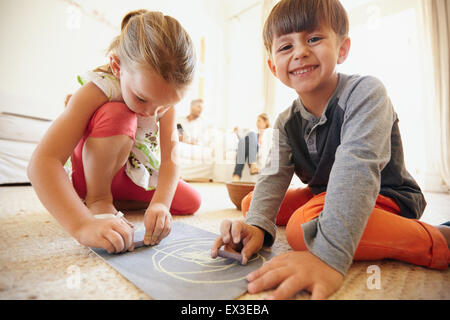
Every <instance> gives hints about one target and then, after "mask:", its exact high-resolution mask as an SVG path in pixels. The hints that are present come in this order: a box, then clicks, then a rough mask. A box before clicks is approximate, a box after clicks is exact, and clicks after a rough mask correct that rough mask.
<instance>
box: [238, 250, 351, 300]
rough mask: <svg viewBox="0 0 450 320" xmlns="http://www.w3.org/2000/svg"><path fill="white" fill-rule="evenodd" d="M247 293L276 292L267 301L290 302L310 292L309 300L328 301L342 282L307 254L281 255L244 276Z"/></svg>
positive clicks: (339, 275) (341, 278)
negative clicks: (272, 290)
mask: <svg viewBox="0 0 450 320" xmlns="http://www.w3.org/2000/svg"><path fill="white" fill-rule="evenodd" d="M247 280H248V281H249V284H248V292H249V293H257V292H261V291H264V290H268V289H272V288H274V287H277V286H278V288H277V289H276V290H275V291H274V292H273V294H272V296H271V297H270V298H269V299H289V298H291V297H292V296H294V295H295V294H296V293H297V292H299V291H302V290H306V291H309V292H311V299H313V300H318V299H327V298H328V297H329V296H330V295H331V294H333V293H334V292H336V291H337V290H338V289H339V288H340V287H341V285H342V283H343V282H344V276H343V275H342V274H341V273H340V272H338V271H336V270H335V269H333V268H332V267H330V266H329V265H327V264H326V263H325V262H323V261H322V260H320V259H319V258H317V257H316V256H315V255H313V254H312V253H310V252H309V251H294V252H288V253H285V254H282V255H280V256H276V257H274V258H272V260H270V261H269V262H266V263H265V264H264V265H263V266H262V267H261V268H259V269H258V270H256V271H253V272H251V273H250V274H249V275H248V276H247Z"/></svg>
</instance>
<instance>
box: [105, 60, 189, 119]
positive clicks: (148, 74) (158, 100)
mask: <svg viewBox="0 0 450 320" xmlns="http://www.w3.org/2000/svg"><path fill="white" fill-rule="evenodd" d="M112 69H113V72H114V68H113V67H112ZM119 72H120V74H119V79H120V86H121V88H122V97H123V100H124V101H125V104H126V105H127V106H128V108H130V110H131V111H133V112H135V113H136V114H138V115H140V116H143V117H148V116H152V115H155V111H156V109H157V108H158V107H161V109H160V110H159V111H158V113H160V112H164V111H165V110H167V109H169V108H170V107H172V106H174V105H175V104H177V103H178V102H179V101H180V100H181V98H182V95H181V93H180V91H179V90H177V89H176V88H175V86H174V85H172V84H170V83H167V82H166V81H165V80H164V79H163V78H162V77H161V76H160V75H159V74H157V73H156V72H153V71H152V70H150V69H145V68H134V67H129V66H128V65H122V66H120V67H119ZM116 77H117V75H116Z"/></svg>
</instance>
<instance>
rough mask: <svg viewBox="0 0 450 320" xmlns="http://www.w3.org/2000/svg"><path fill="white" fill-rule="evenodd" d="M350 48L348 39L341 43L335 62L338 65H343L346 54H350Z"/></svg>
mask: <svg viewBox="0 0 450 320" xmlns="http://www.w3.org/2000/svg"><path fill="white" fill-rule="evenodd" d="M350 46H351V41H350V38H349V37H346V38H345V39H344V40H343V41H342V43H341V46H340V48H339V56H338V60H337V63H338V64H341V63H344V61H345V60H346V59H347V57H348V53H349V52H350Z"/></svg>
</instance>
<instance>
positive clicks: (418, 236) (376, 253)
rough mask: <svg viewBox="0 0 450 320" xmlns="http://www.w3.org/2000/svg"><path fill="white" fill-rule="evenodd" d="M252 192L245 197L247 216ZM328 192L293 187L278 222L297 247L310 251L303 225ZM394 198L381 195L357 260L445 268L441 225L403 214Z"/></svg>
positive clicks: (449, 258) (449, 257)
mask: <svg viewBox="0 0 450 320" xmlns="http://www.w3.org/2000/svg"><path fill="white" fill-rule="evenodd" d="M252 194H253V193H250V194H248V195H247V196H246V197H245V198H244V199H242V205H241V207H242V212H243V213H244V215H245V214H246V213H247V212H248V210H249V208H250V202H251V198H252ZM325 194H326V193H325V192H323V193H321V194H318V195H314V194H313V193H312V192H311V191H310V189H309V188H300V189H289V190H288V191H287V192H286V195H285V197H284V200H283V202H282V204H281V207H280V210H279V212H278V216H277V220H276V224H277V225H279V226H285V225H286V238H287V241H288V242H289V245H290V246H291V247H292V249H294V250H298V251H300V250H307V248H306V245H305V242H304V240H303V232H302V228H301V224H303V223H305V222H308V221H310V220H312V219H316V218H317V217H318V216H319V214H320V213H321V212H322V210H323V206H324V204H325ZM399 214H400V208H399V207H398V206H397V204H396V203H395V202H394V200H392V199H390V198H388V197H385V196H382V195H379V196H378V198H377V201H376V205H375V207H374V209H373V211H372V213H371V215H370V217H369V220H368V222H367V225H366V229H365V230H364V233H363V235H362V237H361V240H360V242H359V245H358V247H357V249H356V252H355V255H354V260H381V259H395V260H400V261H404V262H408V263H412V264H416V265H420V266H425V267H428V268H433V269H441V270H445V269H447V267H448V264H449V263H450V250H449V249H448V246H447V242H446V240H445V239H444V236H443V235H442V234H441V233H440V232H439V231H438V229H437V228H435V227H433V226H431V225H429V224H427V223H424V222H422V221H418V220H416V219H408V218H405V217H402V216H400V215H399Z"/></svg>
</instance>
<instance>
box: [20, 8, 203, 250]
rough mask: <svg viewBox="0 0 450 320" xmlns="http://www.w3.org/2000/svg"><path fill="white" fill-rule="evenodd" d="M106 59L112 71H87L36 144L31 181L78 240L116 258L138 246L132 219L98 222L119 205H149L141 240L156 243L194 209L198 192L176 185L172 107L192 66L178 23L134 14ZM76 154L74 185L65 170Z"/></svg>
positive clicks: (158, 16) (154, 14) (153, 14)
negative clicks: (175, 221) (115, 254)
mask: <svg viewBox="0 0 450 320" xmlns="http://www.w3.org/2000/svg"><path fill="white" fill-rule="evenodd" d="M108 53H109V54H110V56H109V58H110V63H109V65H106V66H103V67H100V68H97V69H96V70H94V71H93V72H90V73H89V74H88V77H87V80H88V82H87V83H86V84H84V85H83V86H82V87H81V88H80V89H79V90H78V91H77V92H75V93H74V94H73V96H72V97H71V98H70V100H69V101H68V105H67V108H66V109H65V111H64V112H63V113H62V114H61V115H60V116H59V117H58V119H56V121H55V122H54V124H53V125H52V126H51V128H50V129H49V131H48V132H47V133H46V135H45V136H44V138H43V139H42V141H41V143H40V144H39V145H38V147H37V148H36V151H35V152H34V154H33V157H32V159H31V161H30V164H29V167H28V175H29V178H30V181H31V182H32V184H33V186H34V188H35V190H36V193H37V195H38V197H39V199H40V200H41V201H42V203H43V204H44V206H45V207H46V208H47V209H48V211H49V212H50V213H51V214H52V215H53V216H54V217H55V218H56V219H57V220H58V222H59V223H60V224H61V225H62V226H63V227H64V228H65V229H66V230H67V231H68V232H69V233H70V234H71V235H72V236H73V237H75V239H77V240H78V241H79V242H80V243H81V244H83V245H86V246H89V247H96V248H104V249H106V250H107V251H108V252H110V253H112V252H122V251H126V250H133V249H134V245H133V236H134V233H133V227H132V225H131V224H129V223H128V222H127V221H126V220H125V218H121V217H120V215H117V216H113V217H111V218H106V219H96V215H100V214H105V213H109V214H117V210H116V208H115V207H114V205H113V200H134V201H140V202H145V203H146V205H148V208H147V209H146V212H145V218H144V224H145V229H146V232H145V239H144V243H145V244H147V245H148V244H151V245H153V244H156V243H159V241H160V240H161V239H163V238H164V237H166V236H167V235H168V233H169V232H170V228H171V222H172V217H171V213H172V214H192V213H194V212H195V211H196V210H197V209H198V208H199V206H200V196H199V194H198V193H197V192H196V191H195V190H194V189H193V188H192V187H190V186H189V185H188V184H187V183H185V182H183V181H182V180H179V170H178V167H177V161H176V160H177V159H176V146H177V141H178V138H177V134H176V127H175V110H174V107H173V106H174V105H175V104H176V103H178V102H179V101H180V99H181V98H182V96H183V94H184V91H185V89H186V88H187V87H188V85H189V84H190V83H191V81H192V79H193V75H194V67H195V54H194V47H193V43H192V40H191V39H190V37H189V35H188V34H187V33H186V31H185V30H184V29H183V28H182V26H181V25H180V24H179V22H178V21H177V20H175V19H174V18H172V17H169V16H165V15H163V14H162V13H160V12H149V11H146V10H138V11H133V12H130V13H128V14H127V15H126V16H125V17H124V19H123V21H122V31H121V34H120V35H119V36H118V37H117V38H115V39H114V41H113V42H112V43H111V45H110V47H109V50H108ZM158 123H159V125H158ZM69 156H71V161H72V170H73V171H72V183H73V185H72V184H71V182H70V180H69V179H68V177H67V174H66V172H65V170H64V164H65V163H66V161H67V159H68V158H69ZM80 198H81V199H84V203H83V201H82V200H81V199H80ZM109 216H110V215H103V216H101V217H109Z"/></svg>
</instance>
